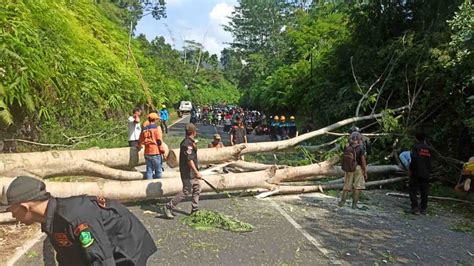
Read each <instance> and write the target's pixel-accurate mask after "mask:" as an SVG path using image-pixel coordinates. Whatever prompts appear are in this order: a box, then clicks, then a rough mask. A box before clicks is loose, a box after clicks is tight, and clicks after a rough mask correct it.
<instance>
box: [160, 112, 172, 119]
mask: <svg viewBox="0 0 474 266" xmlns="http://www.w3.org/2000/svg"><path fill="white" fill-rule="evenodd" d="M169 118H170V116H169V114H168V109H161V111H160V119H161V120H163V121H168V119H169Z"/></svg>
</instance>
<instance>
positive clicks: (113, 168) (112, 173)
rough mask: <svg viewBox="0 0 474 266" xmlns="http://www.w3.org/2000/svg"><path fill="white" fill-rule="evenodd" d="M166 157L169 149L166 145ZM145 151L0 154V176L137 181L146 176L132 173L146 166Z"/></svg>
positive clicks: (115, 150)
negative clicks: (141, 166)
mask: <svg viewBox="0 0 474 266" xmlns="http://www.w3.org/2000/svg"><path fill="white" fill-rule="evenodd" d="M165 150H166V153H165V156H166V155H167V154H168V152H169V149H168V146H166V144H165ZM144 163H145V159H144V156H143V149H142V150H141V151H138V150H137V149H136V148H116V149H89V150H74V151H48V152H29V153H11V154H0V176H6V177H15V176H18V175H31V176H36V177H40V178H47V177H56V176H75V175H90V176H96V177H103V178H109V179H114V180H137V179H141V178H143V175H142V174H141V173H139V172H136V171H124V169H128V170H131V169H133V167H135V166H137V165H140V164H144Z"/></svg>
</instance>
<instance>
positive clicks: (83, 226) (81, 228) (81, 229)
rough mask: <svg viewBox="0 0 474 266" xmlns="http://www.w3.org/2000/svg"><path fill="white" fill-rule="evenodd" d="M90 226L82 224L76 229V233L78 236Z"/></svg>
mask: <svg viewBox="0 0 474 266" xmlns="http://www.w3.org/2000/svg"><path fill="white" fill-rule="evenodd" d="M87 228H89V226H88V225H87V224H80V225H78V226H77V227H76V229H74V235H76V236H78V235H79V234H80V233H81V232H82V231H84V230H86V229H87Z"/></svg>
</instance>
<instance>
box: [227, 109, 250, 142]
mask: <svg viewBox="0 0 474 266" xmlns="http://www.w3.org/2000/svg"><path fill="white" fill-rule="evenodd" d="M236 121H237V123H236V125H234V126H233V127H232V128H231V129H230V145H232V146H234V145H237V144H242V143H247V129H246V128H245V126H244V124H243V122H242V118H241V117H240V116H238V117H237V118H236Z"/></svg>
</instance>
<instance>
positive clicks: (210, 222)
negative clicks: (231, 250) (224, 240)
mask: <svg viewBox="0 0 474 266" xmlns="http://www.w3.org/2000/svg"><path fill="white" fill-rule="evenodd" d="M181 221H182V222H183V223H184V224H186V225H188V226H190V227H192V228H194V229H196V230H213V229H223V230H227V231H231V232H251V231H253V226H252V225H251V224H248V223H244V222H241V221H239V220H237V219H235V218H231V217H229V216H225V215H223V214H220V213H218V212H216V211H210V210H199V211H197V212H194V213H193V214H191V215H189V216H186V217H184V218H182V219H181Z"/></svg>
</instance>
